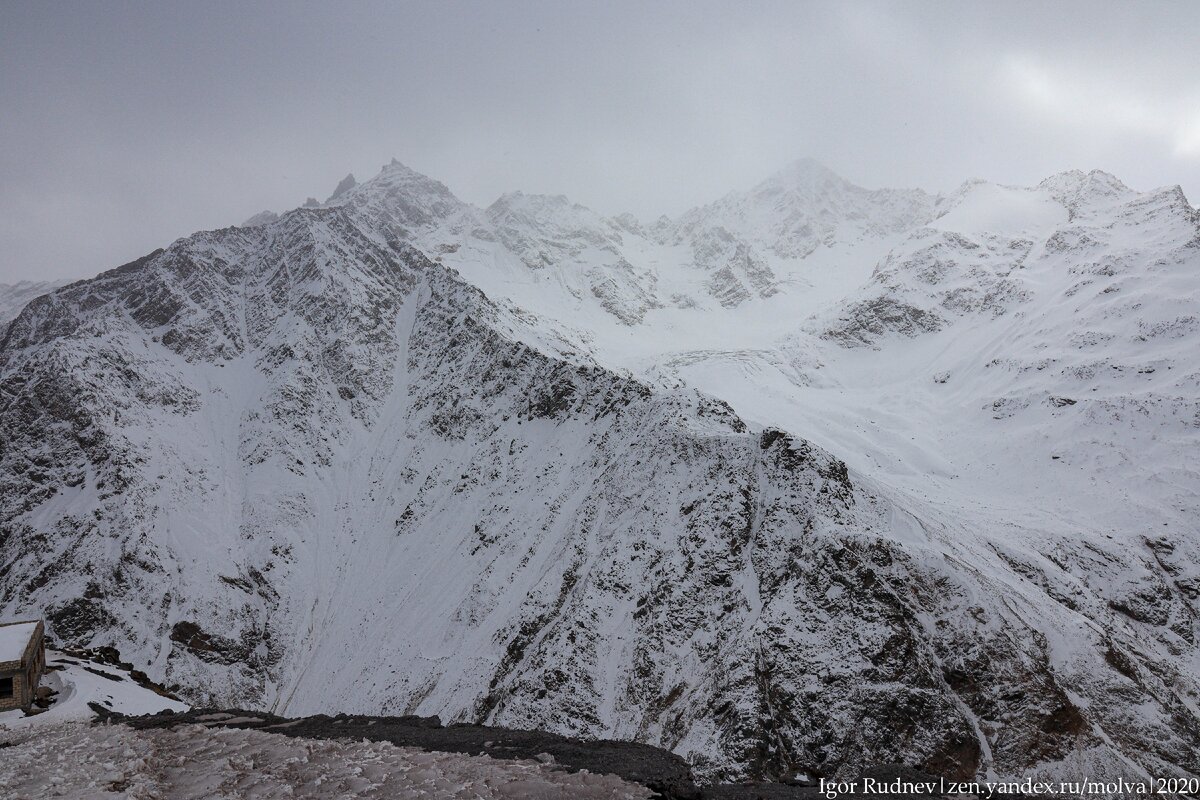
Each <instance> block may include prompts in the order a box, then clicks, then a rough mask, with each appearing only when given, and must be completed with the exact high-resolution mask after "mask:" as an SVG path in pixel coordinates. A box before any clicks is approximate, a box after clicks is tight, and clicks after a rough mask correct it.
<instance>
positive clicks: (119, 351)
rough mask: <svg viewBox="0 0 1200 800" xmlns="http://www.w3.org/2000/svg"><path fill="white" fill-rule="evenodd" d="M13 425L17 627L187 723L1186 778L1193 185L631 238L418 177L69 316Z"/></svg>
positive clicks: (804, 192)
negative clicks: (405, 719)
mask: <svg viewBox="0 0 1200 800" xmlns="http://www.w3.org/2000/svg"><path fill="white" fill-rule="evenodd" d="M410 247H411V248H415V250H416V251H418V252H419V254H423V256H424V257H425V258H427V259H429V260H431V261H432V262H434V263H433V264H428V263H426V262H425V261H424V259H422V258H417V257H415V256H414V257H410V256H409V255H407V253H408V252H409V251H408V250H407V248H410ZM439 264H440V265H441V266H438V265H439ZM476 289H478V290H482V294H481V293H480V292H479V291H477V290H476ZM0 381H3V382H4V386H6V387H8V389H7V390H6V391H8V392H9V394H8V395H6V396H7V397H11V398H14V399H13V400H11V401H7V402H8V404H7V405H5V406H3V407H0V413H2V414H5V415H6V416H5V417H4V424H6V425H8V426H9V430H11V431H12V432H13V433H12V436H11V437H10V443H9V445H8V448H7V450H6V451H5V454H4V458H5V459H6V460H5V461H4V462H3V463H2V464H0V469H2V470H3V472H2V473H0V488H3V490H4V491H3V493H0V501H3V503H4V505H3V513H4V517H3V524H4V525H5V526H7V528H6V529H9V530H13V531H16V532H18V534H19V535H18V536H17V537H16V541H18V544H19V543H21V542H26V541H27V542H30V544H29V546H28V547H17V548H16V549H15V550H14V551H13V553H12V554H6V556H5V557H6V558H7V559H8V560H6V561H5V562H4V566H5V567H6V568H7V569H8V575H10V576H12V577H11V578H9V579H8V580H7V582H0V589H2V590H3V594H0V599H2V601H3V608H2V609H0V610H3V611H5V612H8V613H18V612H19V611H20V609H21V608H22V607H23V605H24V604H32V603H42V604H45V605H46V607H47V608H48V609H50V613H49V617H50V620H51V627H52V628H53V631H54V634H55V635H56V636H60V637H66V638H69V639H71V640H74V641H77V642H79V643H81V644H115V645H117V646H119V647H120V648H121V650H122V653H123V654H125V656H126V657H129V658H135V659H137V660H138V662H139V663H144V664H146V665H147V668H148V671H149V672H150V674H151V676H152V677H155V678H162V677H166V678H169V679H170V681H171V682H176V681H177V682H179V683H181V684H184V685H185V686H191V687H193V691H194V692H195V693H196V699H198V700H200V699H203V700H213V701H218V702H222V703H228V704H236V705H256V706H258V707H262V708H269V709H271V710H274V711H276V712H277V713H290V714H301V713H316V712H331V711H361V712H365V713H422V714H434V713H437V714H441V715H443V717H444V718H446V719H458V720H472V721H482V722H491V723H495V724H509V725H516V726H524V727H542V728H548V729H551V730H555V731H558V732H563V733H573V734H578V735H585V736H615V737H624V738H635V739H640V740H644V741H649V742H651V743H655V744H660V745H662V746H665V747H669V748H671V749H673V750H675V751H676V752H679V753H681V754H684V755H685V756H687V757H688V758H689V759H691V760H692V761H693V763H694V764H695V765H696V768H697V771H698V773H700V774H701V775H702V776H703V775H709V776H717V777H723V778H726V779H737V778H741V777H747V776H750V775H756V776H761V775H763V774H765V773H764V772H763V770H766V771H767V772H769V771H770V770H771V769H775V770H777V771H780V772H781V771H783V769H784V768H785V766H786V767H787V768H791V767H796V766H799V767H803V768H805V769H813V770H819V771H821V772H823V773H824V774H831V773H833V772H837V771H838V770H841V771H842V774H849V770H851V769H854V768H856V766H855V765H861V763H862V762H863V761H864V760H865V761H870V760H875V761H879V762H882V761H903V762H905V763H921V764H923V765H924V766H925V767H926V768H927V769H930V770H931V771H941V772H943V773H944V774H956V773H955V771H956V770H966V771H968V772H970V773H971V774H976V773H977V774H980V775H1006V776H1019V775H1022V774H1026V773H1027V772H1029V771H1030V770H1033V769H1035V768H1036V769H1040V770H1050V771H1053V770H1054V769H1059V768H1061V769H1068V766H1066V765H1068V764H1070V763H1074V762H1072V759H1076V760H1078V758H1081V757H1082V756H1081V754H1084V753H1086V754H1087V759H1088V760H1089V761H1088V763H1089V769H1091V770H1092V774H1093V775H1095V776H1099V775H1101V774H1105V773H1107V774H1111V775H1118V774H1120V775H1126V776H1128V775H1130V774H1146V773H1150V774H1164V772H1165V771H1169V772H1171V773H1172V774H1175V773H1184V774H1200V711H1198V708H1200V707H1198V702H1200V648H1198V647H1197V641H1198V640H1197V637H1198V636H1200V622H1198V620H1200V602H1198V600H1200V568H1198V567H1197V564H1200V530H1198V528H1197V523H1196V520H1197V519H1200V469H1198V467H1197V461H1196V457H1195V453H1196V452H1200V215H1198V214H1197V212H1196V210H1195V209H1194V208H1192V206H1191V205H1190V204H1189V203H1188V201H1187V199H1186V198H1185V197H1184V196H1183V195H1182V193H1181V192H1180V191H1179V190H1178V187H1169V188H1164V189H1159V190H1154V191H1148V192H1140V193H1139V192H1136V191H1133V190H1131V189H1129V188H1128V187H1126V186H1124V185H1123V184H1122V183H1121V182H1120V181H1119V180H1117V179H1116V178H1115V177H1113V176H1111V175H1107V174H1105V173H1102V172H1097V171H1093V172H1090V173H1083V172H1078V171H1074V172H1066V173H1062V174H1060V175H1056V176H1052V177H1050V178H1048V179H1046V180H1045V181H1043V182H1042V183H1041V184H1039V185H1038V186H1036V187H1024V188H1023V187H1009V186H998V185H994V184H990V183H987V182H983V181H970V182H968V183H966V184H964V185H963V186H962V187H961V188H960V189H958V190H957V191H955V192H953V193H951V194H949V195H947V196H942V197H934V196H931V195H928V194H926V193H924V192H920V191H917V190H911V191H910V190H874V191H871V190H866V189H862V188H861V187H856V186H853V185H852V184H849V183H848V182H846V181H844V180H842V179H841V178H839V177H837V176H836V175H833V174H832V173H830V172H829V171H828V170H825V169H824V168H822V167H820V166H819V165H816V164H813V163H812V162H800V163H798V164H796V165H794V166H793V167H791V168H789V169H787V170H785V171H783V172H782V173H780V174H779V175H777V176H774V177H772V178H771V179H768V180H767V181H764V182H763V183H762V184H760V185H759V186H757V187H755V188H754V189H752V190H750V191H748V192H739V193H733V194H731V195H729V196H727V197H726V198H723V199H721V200H719V201H716V202H714V203H710V204H708V205H705V206H701V207H698V208H697V209H694V210H693V211H691V212H688V213H687V214H685V215H683V216H682V217H681V218H680V219H678V220H668V219H663V220H659V221H658V222H655V223H653V224H644V223H642V222H639V221H638V220H635V219H633V218H632V217H629V216H623V217H619V218H615V219H606V218H604V217H602V216H601V215H598V214H596V213H594V212H591V211H590V210H588V209H586V208H583V207H581V206H578V205H575V204H573V203H571V202H570V201H569V200H567V199H566V198H562V197H541V196H531V195H523V194H520V193H514V194H510V195H506V196H505V197H503V198H501V199H500V200H498V201H497V202H496V203H495V204H493V205H492V206H490V207H489V208H487V209H477V208H474V207H471V206H469V205H467V204H465V203H462V202H461V201H459V200H458V199H457V198H455V197H454V196H453V195H452V194H451V193H450V192H449V190H448V189H447V188H446V187H445V186H443V185H442V184H440V183H438V182H436V181H434V180H432V179H430V178H427V177H425V176H422V175H419V174H418V173H415V172H413V171H412V170H409V169H408V168H406V167H404V166H403V165H400V164H396V163H393V164H391V165H388V166H387V167H385V168H384V170H383V171H382V172H381V173H380V175H379V176H377V177H376V178H374V179H373V180H370V181H366V182H364V183H362V184H358V185H356V186H354V187H352V188H349V189H347V190H346V191H344V192H342V193H341V194H339V195H338V196H337V197H336V198H333V199H331V200H330V201H329V202H328V203H326V204H325V205H324V206H322V207H319V208H305V209H298V210H295V211H292V212H289V213H287V214H284V215H283V216H282V217H281V218H280V219H279V220H277V221H271V222H267V223H266V224H263V225H261V226H256V227H253V228H243V229H227V230H225V231H217V232H211V233H201V234H197V235H196V236H194V237H189V238H188V239H184V240H180V241H179V242H176V243H175V244H174V245H172V246H171V247H170V248H168V249H167V250H166V251H165V252H164V253H162V254H160V255H158V256H156V257H154V258H152V259H149V260H147V261H146V262H145V263H144V264H142V265H140V266H137V267H136V269H134V268H130V269H125V270H119V271H114V272H111V273H106V274H105V275H102V276H100V277H98V278H97V279H95V280H94V281H90V282H87V283H86V284H82V285H76V286H72V287H66V288H64V289H61V290H59V291H58V292H56V293H55V294H53V295H52V296H51V297H50V298H48V299H43V300H40V301H38V303H35V304H33V305H31V306H29V307H28V308H26V309H25V311H24V312H23V313H22V315H21V316H20V317H18V318H17V319H16V320H15V321H14V322H13V323H12V325H11V326H10V328H9V331H8V339H7V342H6V344H5V346H4V348H3V349H2V350H0ZM776 429H778V430H779V431H781V432H782V433H784V434H786V435H785V437H784V438H782V439H781V438H778V437H777V436H776V434H775V432H774V431H775V430H776ZM39 537H41V538H39ZM43 541H45V542H46V543H47V544H46V545H45V546H43V545H42V544H40V543H41V542H43ZM52 565H53V566H52ZM27 585H37V586H40V587H41V588H38V589H36V590H35V591H34V592H33V594H32V596H27V595H26V594H25V593H24V591H23V590H22V589H21V587H23V586H27ZM96 597H102V598H105V599H104V600H95V599H94V598H96ZM181 626H182V627H181ZM189 626H190V627H189ZM347 654H353V659H348V658H347ZM898 720H903V721H904V722H903V724H901V722H898ZM910 720H916V722H914V723H913V724H912V725H910V724H909V721H910ZM763 754H765V755H763ZM763 763H766V764H767V765H768V766H766V767H763V766H762V764H763ZM772 765H773V766H772ZM755 770H759V772H757V773H756V772H755Z"/></svg>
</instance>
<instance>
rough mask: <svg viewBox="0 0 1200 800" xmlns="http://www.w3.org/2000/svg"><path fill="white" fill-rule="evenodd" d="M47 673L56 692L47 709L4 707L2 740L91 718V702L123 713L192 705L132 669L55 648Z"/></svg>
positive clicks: (0, 722) (48, 659) (0, 716)
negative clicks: (143, 682)
mask: <svg viewBox="0 0 1200 800" xmlns="http://www.w3.org/2000/svg"><path fill="white" fill-rule="evenodd" d="M46 666H47V670H46V674H45V675H44V676H43V677H42V681H41V684H40V685H41V686H45V687H47V688H48V689H50V690H51V691H53V692H54V698H53V703H52V704H51V706H50V707H49V708H48V709H46V710H45V711H43V712H41V713H39V714H34V715H31V716H26V715H25V713H24V712H23V711H21V710H20V709H16V710H13V711H0V742H11V741H14V740H15V737H16V732H21V731H36V730H39V729H41V728H44V727H47V726H50V727H53V726H55V725H59V724H61V723H64V722H88V721H91V720H92V719H94V718H95V716H96V715H95V712H93V711H92V709H91V708H89V707H88V704H89V703H96V704H97V705H100V706H103V707H104V708H107V709H108V710H109V711H116V712H118V713H121V714H128V715H131V716H132V715H138V714H157V713H158V712H159V711H164V710H166V711H186V710H187V709H188V705H187V704H186V703H181V702H178V701H176V700H172V699H170V698H168V697H163V696H162V695H160V694H157V693H155V692H153V691H151V690H149V689H146V688H144V687H142V686H140V685H138V684H137V683H135V682H134V681H133V680H132V679H131V678H130V676H129V673H128V672H125V671H124V670H121V669H117V668H116V667H112V666H110V665H108V664H100V663H97V662H95V661H89V660H86V659H79V658H75V657H72V656H68V655H65V654H63V653H60V652H58V651H55V650H47V651H46Z"/></svg>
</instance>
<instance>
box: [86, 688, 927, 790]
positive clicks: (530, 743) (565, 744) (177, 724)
mask: <svg viewBox="0 0 1200 800" xmlns="http://www.w3.org/2000/svg"><path fill="white" fill-rule="evenodd" d="M93 710H94V711H95V712H96V713H97V715H98V716H99V718H100V720H101V724H119V725H124V726H126V727H129V728H132V729H134V730H135V731H176V732H189V731H190V732H191V733H192V735H193V736H194V735H195V734H196V733H197V732H198V731H197V728H198V727H199V728H203V729H206V730H209V731H211V730H231V729H232V730H239V731H254V732H257V733H259V734H263V735H271V736H287V737H292V738H296V739H302V740H310V741H320V740H325V741H330V740H333V741H339V742H354V743H362V744H363V745H364V746H365V745H366V744H367V743H390V744H392V745H395V746H396V747H398V748H405V749H415V750H419V751H425V752H432V753H456V754H461V755H465V756H471V757H474V758H483V759H487V761H480V762H479V764H480V765H483V764H487V765H489V766H488V767H487V768H488V769H492V770H495V767H494V765H491V762H493V761H504V762H517V763H518V764H522V765H527V766H528V765H530V764H539V765H542V766H544V767H546V768H548V770H549V771H550V772H551V773H559V774H560V775H561V774H563V773H565V774H573V775H582V776H585V778H584V779H582V782H574V781H570V780H561V781H558V782H555V783H553V785H552V786H551V785H550V784H548V786H547V791H550V790H551V789H553V790H554V791H558V792H560V793H568V792H569V793H570V794H571V796H573V797H581V796H583V797H612V798H616V797H643V796H644V797H654V798H662V800H717V799H718V798H720V799H721V800H758V799H759V798H761V799H762V800H775V799H776V798H802V797H803V798H810V797H818V796H819V794H818V784H817V783H816V782H815V781H812V780H809V779H808V778H807V776H796V779H795V780H794V781H793V782H791V783H744V784H718V785H712V786H703V787H701V786H697V783H696V780H695V778H694V776H693V774H692V771H691V769H690V768H689V767H688V764H687V762H686V761H684V760H683V759H682V758H680V757H679V756H677V755H675V754H674V753H670V752H668V751H666V750H663V749H661V748H658V747H652V746H650V745H646V744H639V743H637V742H622V741H611V740H604V741H586V740H582V739H574V738H570V737H566V736H558V735H555V734H552V733H546V732H543V731H523V730H511V729H508V728H498V727H492V726H487V725H466V724H455V725H448V726H447V725H443V724H442V722H441V720H439V719H438V718H437V717H416V716H404V717H375V716H361V715H347V714H339V715H338V716H335V717H330V716H326V715H324V714H320V715H316V716H311V717H302V718H298V719H287V718H284V717H277V716H274V715H272V714H264V713H260V712H256V711H244V710H240V709H233V710H214V709H192V710H190V711H186V712H169V711H164V712H161V713H159V714H150V715H145V716H126V715H123V714H119V713H114V712H111V711H109V710H108V709H105V708H103V707H102V706H99V705H95V706H93ZM199 732H200V733H203V731H199ZM261 749H264V750H265V749H266V748H261ZM256 767H257V768H259V769H260V770H262V771H264V772H269V771H270V770H271V767H270V766H269V765H264V764H258V765H256ZM480 769H483V767H482V766H481V767H480ZM464 774H465V773H464ZM863 774H864V775H871V776H874V777H876V778H877V779H879V780H885V779H891V778H894V777H901V778H903V779H904V780H921V779H924V780H929V777H928V776H924V775H922V774H921V773H919V772H916V771H915V770H911V769H908V768H905V767H901V766H897V765H887V766H883V767H878V768H874V769H871V770H866V771H864V773H863ZM377 777H380V776H377ZM632 787H637V788H641V787H644V788H645V789H646V790H648V792H647V793H646V794H644V795H643V794H640V793H638V792H637V791H636V789H634V788H632ZM524 791H526V792H534V794H520V793H519V792H518V794H512V795H509V794H505V793H501V794H498V795H497V796H500V797H507V796H512V797H518V796H519V797H530V796H539V797H540V796H543V795H541V794H537V793H536V791H535V790H534V789H533V788H530V787H526V788H525V789H524ZM538 791H540V790H538ZM352 796H360V795H352ZM362 796H374V795H362ZM426 796H429V795H426ZM432 796H434V797H442V796H444V797H455V796H457V795H455V794H454V793H453V792H451V791H449V790H447V791H446V793H445V794H436V793H435V794H434V795H432ZM545 796H547V797H552V796H566V794H553V793H551V794H546V795H545ZM846 796H847V797H854V796H857V795H846Z"/></svg>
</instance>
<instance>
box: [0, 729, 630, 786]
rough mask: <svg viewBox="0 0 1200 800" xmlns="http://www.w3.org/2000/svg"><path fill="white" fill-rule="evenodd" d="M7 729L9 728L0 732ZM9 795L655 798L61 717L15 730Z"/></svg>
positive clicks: (587, 779)
mask: <svg viewBox="0 0 1200 800" xmlns="http://www.w3.org/2000/svg"><path fill="white" fill-rule="evenodd" d="M0 735H2V734H0ZM10 741H13V742H14V746H13V747H8V748H5V749H4V758H3V759H0V786H3V787H5V789H3V790H2V791H3V792H4V794H3V796H4V797H6V798H14V800H16V799H17V798H20V799H21V800H24V798H42V797H67V798H81V799H82V798H105V797H128V798H171V799H172V800H183V799H184V798H234V797H237V798H245V797H254V798H262V799H264V800H265V798H285V797H286V798H294V797H305V798H314V799H315V798H351V797H353V798H375V797H378V798H396V799H397V800H399V799H402V798H414V799H415V798H480V799H481V800H482V799H484V798H531V799H536V798H562V797H572V798H577V799H578V800H586V799H587V798H649V797H651V796H652V795H651V792H650V790H649V789H647V788H645V787H644V786H638V785H637V784H633V783H627V782H625V781H623V780H621V779H620V778H617V777H615V776H611V775H591V774H588V773H566V772H561V771H557V770H555V769H554V768H553V767H552V766H550V765H546V764H542V763H538V762H532V761H500V760H497V759H492V758H489V757H488V756H466V755H460V754H455V753H427V752H423V751H421V750H417V749H414V748H407V747H396V746H395V745H392V744H388V743H386V742H353V741H330V740H314V739H294V738H289V737H286V736H282V735H279V734H272V733H262V732H260V731H250V730H236V729H231V728H209V727H206V726H204V725H186V726H180V727H177V728H170V729H156V730H134V729H132V728H128V727H126V726H124V725H119V724H113V725H109V724H97V725H94V726H93V725H89V724H87V723H83V722H64V723H58V724H55V725H48V726H43V727H41V728H39V729H37V730H26V731H24V732H23V733H21V734H19V735H17V736H15V737H12V738H11V739H10Z"/></svg>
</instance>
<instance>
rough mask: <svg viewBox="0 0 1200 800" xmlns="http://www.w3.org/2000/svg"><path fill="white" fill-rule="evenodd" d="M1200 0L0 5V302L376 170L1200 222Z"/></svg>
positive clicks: (622, 195)
mask: <svg viewBox="0 0 1200 800" xmlns="http://www.w3.org/2000/svg"><path fill="white" fill-rule="evenodd" d="M1197 31H1200V3H1195V2H1190V1H1188V0H1180V2H1175V3H1147V2H1138V3H1115V2H1114V3H1102V2H1097V0H1091V2H1085V3H1065V2H1064V3H1054V2H1036V3H1019V2H1012V1H1011V0H1009V1H1007V2H1003V3H996V2H989V3H971V2H933V3H919V2H906V3H873V2H828V3H803V2H781V3H765V2H763V3H756V2H726V3H707V2H696V1H695V0H692V1H691V2H678V3H671V2H647V1H646V0H642V2H613V1H612V0H610V1H609V2H603V3H600V2H596V3H582V2H566V0H551V1H549V2H478V3H458V2H436V3H435V2H427V3H402V2H388V3H368V2H353V3H341V2H337V3H330V2H320V3H288V4H268V3H249V2H239V3H228V4H226V3H216V2H187V3H184V2H174V3H168V2H160V3H153V4H150V3H147V4H138V3H121V2H91V3H80V4H57V3H53V2H43V1H42V0H39V1H38V2H27V1H26V0H20V2H15V1H13V0H0V281H13V280H19V279H25V278H60V277H83V276H88V275H93V274H95V273H96V272H98V271H100V270H102V269H106V268H108V267H112V266H116V265H118V264H121V263H123V262H125V261H128V260H130V259H133V258H135V257H137V256H139V255H142V254H143V253H145V252H148V251H150V250H152V249H154V248H155V247H159V246H162V245H165V244H167V243H169V242H170V241H171V240H173V239H175V238H177V237H179V236H182V235H186V234H188V233H191V232H192V231H194V230H198V229H203V228H215V227H221V226H224V225H228V224H234V223H237V222H240V221H241V220H243V219H245V218H246V217H249V216H250V215H251V214H254V213H256V212H258V211H260V210H262V209H268V208H269V209H273V210H276V211H281V210H285V209H288V208H293V207H295V206H297V205H299V204H300V203H302V202H303V201H304V199H305V197H307V196H309V195H313V196H316V197H318V198H319V199H324V198H325V197H326V196H328V194H329V193H330V192H331V191H332V190H333V187H334V185H335V184H336V183H337V181H338V180H339V179H340V178H341V177H342V176H343V175H345V174H346V173H347V172H350V171H353V172H354V173H355V175H356V176H357V177H358V178H359V179H360V180H363V179H365V178H368V177H370V176H371V175H373V174H374V173H375V172H376V171H378V169H379V167H380V165H382V164H383V163H384V162H386V161H387V160H389V159H390V158H392V157H393V156H395V157H396V158H399V159H400V160H401V161H403V162H405V163H406V164H408V165H409V166H411V167H413V168H414V169H418V170H420V171H422V172H425V173H426V174H429V175H431V176H432V177H434V178H437V179H439V180H441V181H442V182H444V183H445V184H447V185H448V186H449V187H450V188H451V190H453V191H454V192H455V193H456V194H458V195H459V196H460V197H462V198H463V199H465V200H469V201H471V202H474V203H477V204H481V205H486V204H488V203H490V202H491V201H492V200H494V199H495V198H496V197H497V196H498V195H499V194H501V193H503V192H505V191H509V190H513V189H522V190H524V191H526V192H548V193H563V194H566V195H568V196H569V197H571V198H572V199H573V200H576V201H578V202H582V203H584V204H587V205H590V206H592V207H594V208H596V209H597V210H598V211H601V212H604V213H617V212H619V211H623V210H630V211H633V212H635V213H637V214H638V215H640V216H642V217H645V218H652V217H654V216H657V215H658V214H660V213H668V214H676V213H679V212H680V211H682V210H684V209H686V208H687V207H690V206H692V205H695V204H698V203H701V202H707V201H709V200H711V199H715V198H716V197H718V196H720V195H722V194H724V193H725V192H727V191H729V190H732V189H740V188H745V187H748V186H750V185H753V184H754V183H756V182H757V181H758V180H760V179H762V178H763V177H766V176H767V175H768V174H770V173H772V172H774V171H776V170H777V169H779V168H781V167H783V166H784V165H786V164H787V163H789V162H791V161H793V160H794V159H796V158H799V157H801V156H812V157H814V158H817V159H819V160H821V161H823V162H825V163H826V164H827V165H828V166H830V167H831V168H832V169H834V170H835V171H837V172H839V173H841V174H842V175H844V176H845V177H847V178H849V179H850V180H853V181H855V182H857V183H860V184H863V185H865V186H869V187H876V186H922V187H924V188H928V189H932V190H948V189H951V188H953V187H954V186H956V185H957V184H958V183H959V182H961V181H962V180H963V179H966V178H969V177H976V176H978V177H983V178H989V179H992V180H998V181H1002V182H1010V183H1020V184H1030V183H1034V182H1036V181H1038V180H1040V179H1041V178H1043V177H1045V176H1046V175H1049V174H1052V173H1054V172H1059V171H1061V170H1064V169H1069V168H1075V167H1078V168H1082V169H1090V168H1101V169H1106V170H1108V171H1110V172H1113V173H1115V174H1117V175H1118V176H1119V177H1121V178H1122V179H1123V180H1125V181H1126V182H1127V183H1129V184H1130V185H1132V186H1133V187H1134V188H1138V189H1147V188H1152V187H1154V186H1159V185H1164V184H1175V183H1179V184H1182V185H1183V187H1184V190H1185V191H1186V192H1187V193H1188V196H1189V198H1190V199H1191V201H1192V203H1193V205H1195V204H1196V203H1197V202H1198V201H1200V47H1197Z"/></svg>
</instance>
